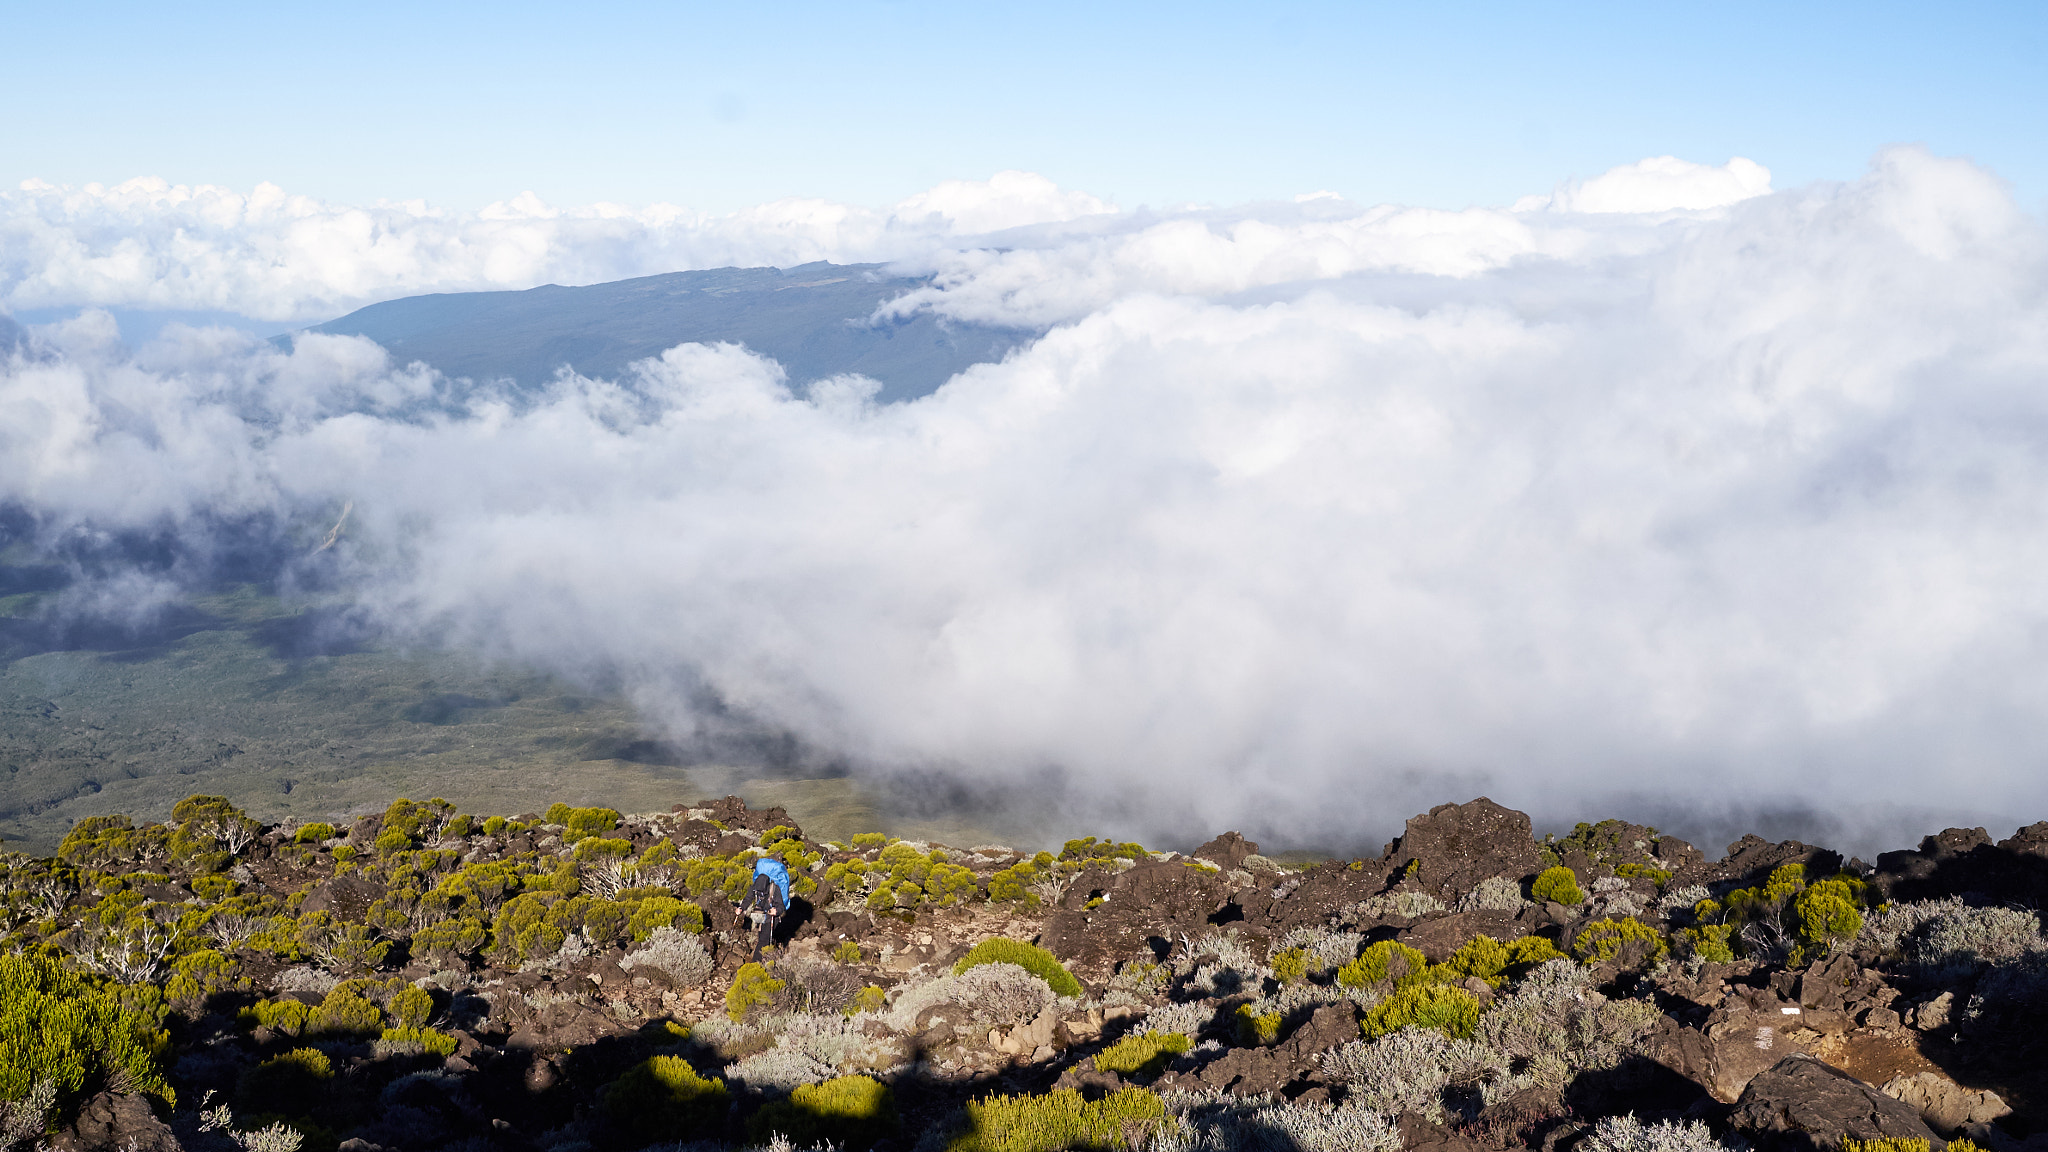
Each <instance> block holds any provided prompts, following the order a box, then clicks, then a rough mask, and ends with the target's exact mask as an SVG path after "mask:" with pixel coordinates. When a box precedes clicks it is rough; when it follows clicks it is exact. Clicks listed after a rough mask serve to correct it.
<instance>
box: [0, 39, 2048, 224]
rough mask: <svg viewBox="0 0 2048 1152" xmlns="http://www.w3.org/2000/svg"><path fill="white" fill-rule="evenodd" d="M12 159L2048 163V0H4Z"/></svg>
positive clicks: (1169, 174)
mask: <svg viewBox="0 0 2048 1152" xmlns="http://www.w3.org/2000/svg"><path fill="white" fill-rule="evenodd" d="M4 15H5V18H6V24H7V27H8V30H9V31H8V38H9V40H10V42H11V48H10V50H9V51H8V53H7V55H8V65H7V71H8V74H9V85H8V88H9V90H10V100H9V105H10V109H9V115H8V117H7V123H6V125H5V127H0V181H4V182H5V185H6V186H10V187H11V186H13V185H14V184H16V183H18V182H19V181H21V180H23V179H27V178H32V177H33V178H41V179H45V180H50V181H54V182H57V183H60V184H74V185H75V184H83V183H86V182H88V181H99V182H102V183H112V182H115V181H119V180H123V179H126V178H129V177H133V176H144V175H148V176H162V177H165V178H167V179H170V180H172V181H174V182H179V183H214V184H225V185H229V186H232V187H236V188H242V189H246V188H248V187H251V186H253V185H254V184H256V183H257V182H259V181H264V180H268V181H272V182H275V183H277V184H280V185H283V186H284V187H285V188H287V189H288V190H290V191H293V192H299V193H306V194H311V195H315V196H319V197H322V198H325V199H329V200H340V201H347V202H369V201H374V200H377V199H390V200H404V199H411V198H425V199H427V200H429V201H432V202H435V203H438V204H442V205H446V206H450V207H457V208H474V207H477V206H480V205H483V204H485V203H488V202H490V201H493V200H499V199H504V198H507V197H509V196H511V195H514V194H516V193H518V192H519V191H522V190H526V189H532V190H534V191H535V192H537V193H539V194H540V195H541V196H542V197H543V198H545V199H548V200H550V201H552V202H555V203H570V204H573V203H588V202H591V201H596V200H613V201H619V202H625V203H636V204H637V203H647V202H651V201H668V202H673V203H679V204H686V205H689V206H692V207H696V208H703V209H711V210H728V209H733V208H737V207H741V206H744V205H748V204H754V203H759V202H762V201H765V200H770V199H774V198H778V197H782V196H818V197H825V198H829V199H834V200H840V201H847V202H853V203H861V204H886V203H889V202H892V201H894V200H896V199H898V198H900V197H902V196H904V195H907V194H910V193H912V192H915V191H918V190H920V189H923V188H926V187H929V186H931V185H932V184H934V183H936V182H938V181H940V180H943V179H949V178H983V177H986V176H987V175H989V174H990V173H992V172H995V171H998V170H1001V169H1010V168H1021V169H1027V170H1031V171H1035V172H1039V173H1042V174H1044V175H1046V176H1048V177H1050V178H1052V179H1054V180H1056V181H1058V182H1059V183H1060V184H1062V185H1065V186H1068V187H1075V188H1081V189H1085V190H1088V191H1090V192H1093V193H1096V194H1098V195H1102V196H1106V197H1111V198H1114V199H1115V200H1116V201H1117V202H1118V203H1119V204H1121V205H1123V206H1124V207H1127V208H1128V207H1134V206H1137V205H1140V204H1152V205H1161V206H1163V205H1172V204H1179V203H1185V202H1189V201H1200V202H1209V203H1230V202H1239V201H1245V200H1255V199H1265V198H1281V197H1289V196H1292V195H1295V194H1297V193H1300V192H1306V191H1311V190H1318V189H1329V190H1334V191H1337V192H1340V193H1342V194H1344V195H1346V196H1347V197H1350V198H1352V199H1355V200H1363V201H1368V202H1372V201H1398V202H1404V203H1417V204H1431V205H1440V206H1446V207H1458V206H1463V205H1466V204H1500V203H1506V202H1509V201H1511V200H1513V199H1514V198H1515V197H1516V196H1518V195H1521V194H1524V193H1529V192H1541V191H1545V190H1547V189H1548V188H1550V187H1551V186H1552V185H1553V184H1555V183H1556V182H1557V181H1558V180H1560V179H1564V178H1567V177H1571V176H1582V177H1583V176H1591V175H1594V174H1597V173H1599V172H1601V171H1603V170H1605V169H1607V168H1610V167H1612V166H1614V165H1617V164H1622V163H1627V162H1629V161H1633V160H1637V159H1640V158H1642V157H1645V156H1653V155H1660V154H1674V155H1678V156H1681V157H1684V158H1687V159H1691V160H1697V161H1702V162H1707V163H1720V162H1722V161H1724V160H1726V159H1728V158H1729V157H1730V156H1735V155H1742V156H1747V157H1750V158H1752V159H1755V160H1757V161H1759V162H1761V163H1763V164H1764V165H1765V166H1767V167H1769V168H1770V169H1771V170H1772V172H1773V173H1774V175H1775V177H1776V180H1775V183H1776V184H1777V186H1778V187H1781V188H1782V187H1787V186H1790V185H1795V184H1801V183H1804V182H1807V181H1810V180H1814V179H1841V178H1849V177H1853V176H1855V175H1857V174H1858V173H1860V172H1861V171H1863V169H1864V167H1865V164H1866V163H1867V161H1868V160H1869V158H1870V156H1871V155H1872V154H1873V153H1874V152H1875V151H1876V150H1877V149H1879V148H1881V147H1883V146H1884V145H1887V144H1892V143H1904V142H1918V143H1923V144H1925V145H1927V146H1928V147H1929V148H1931V149H1932V150H1933V151H1935V152H1936V153H1938V154H1943V155H1961V156H1967V157H1969V158H1971V159H1973V160H1975V161H1977V162H1978V163H1981V164H1983V165H1986V166H1988V167H1989V168H1990V169H1992V170H1993V171H1994V172H1996V173H1998V174H1999V175H2001V176H2003V177H2004V178H2006V179H2008V180H2010V181H2012V182H2013V184H2014V185H2015V188H2016V191H2017V192H2018V194H2019V198H2020V201H2021V203H2022V204H2024V205H2026V206H2027V207H2028V208H2030V209H2035V210H2038V209H2039V207H2040V205H2041V204H2042V202H2043V198H2044V196H2048V157H2044V149H2043V146H2042V145H2043V140H2042V136H2043V133H2042V130H2041V124H2042V122H2043V116H2042V111H2041V110H2042V109H2044V108H2048V69H2044V68H2043V67H2042V66H2041V61H2042V60H2043V59H2044V58H2048V5H2042V4H2038V3H2035V4H1953V3H1952V4H1944V5H1928V4H1915V5H1907V4H1872V3H1860V4H1854V5H1848V4H1841V5H1819V4H1809V5H1783V4H1754V3H1719V4H1697V3H1690V4H1688V3H1672V4H1651V5H1646V4H1641V3H1630V4H1615V5H1595V4H1579V5H1565V6H1558V5H1531V4H1513V5H1507V4H1500V5H1491V4H1468V5H1458V6H1442V5H1417V4H1399V5H1393V4H1363V3H1354V4H1262V5H1248V4H1238V5H1201V4H1175V5H1150V4H1115V5H1104V4H1099V3H1098V4H1087V5H1081V4H1032V5H1006V6H996V5H971V4H919V3H883V4H832V5H824V4H817V5H813V4H781V5H774V6H752V5H746V6H743V5H737V4H732V5H719V6H694V5H685V4H609V5H596V4H587V5H577V6H568V5H549V6H542V5H523V4H494V5H489V6H481V5H479V6H457V5H427V6H421V5H416V4H406V5H397V4H356V5H350V6H346V7H339V6H317V7H316V6H295V5H262V6H256V5H237V4H215V5H209V6H205V7H203V8H202V7H200V6H196V5H195V6H172V5H162V4H147V5H144V4H99V5H51V4H22V3H10V4H8V5H7V8H6V11H5V13H4Z"/></svg>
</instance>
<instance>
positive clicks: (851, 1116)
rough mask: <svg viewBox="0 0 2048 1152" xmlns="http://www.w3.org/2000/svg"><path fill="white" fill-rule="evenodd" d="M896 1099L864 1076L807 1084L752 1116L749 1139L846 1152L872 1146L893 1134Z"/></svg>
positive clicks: (887, 1090)
mask: <svg viewBox="0 0 2048 1152" xmlns="http://www.w3.org/2000/svg"><path fill="white" fill-rule="evenodd" d="M896 1128H897V1118H896V1099H895V1096H894V1094H893V1093H891V1092H890V1091H889V1089H888V1087H887V1086H885V1085H883V1084H881V1083H879V1082H878V1081H876V1080H874V1079H872V1078H870V1077H867V1076H839V1077H836V1078H834V1079H831V1080H827V1081H825V1082H823V1083H821V1084H805V1085H803V1086H801V1087H799V1088H797V1089H796V1090H795V1091H794V1092H791V1093H790V1094H789V1097H788V1098H787V1099H784V1100H777V1101H775V1102H774V1103H772V1104H769V1105H767V1106H766V1107H764V1108H762V1109H761V1110H760V1111H759V1112H756V1113H754V1115H753V1117H752V1118H751V1119H749V1120H748V1121H747V1138H748V1139H750V1140H752V1141H754V1142H755V1143H757V1144H766V1143H767V1142H768V1141H769V1139H770V1138H772V1137H773V1136H776V1135H781V1136H786V1137H788V1138H789V1141H790V1143H792V1144H795V1145H796V1146H797V1147H799V1148H811V1147H817V1146H821V1145H825V1144H831V1145H833V1146H836V1147H841V1148H847V1149H860V1148H868V1147H871V1146H873V1144H874V1143H875V1141H877V1140H881V1139H884V1138H886V1137H888V1136H891V1135H893V1134H894V1133H895V1131H896Z"/></svg>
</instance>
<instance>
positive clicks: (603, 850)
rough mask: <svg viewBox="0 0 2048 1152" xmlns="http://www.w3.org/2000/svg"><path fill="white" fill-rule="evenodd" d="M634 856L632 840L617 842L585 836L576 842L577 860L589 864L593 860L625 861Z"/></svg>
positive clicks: (599, 837)
mask: <svg viewBox="0 0 2048 1152" xmlns="http://www.w3.org/2000/svg"><path fill="white" fill-rule="evenodd" d="M631 855H633V842H632V841H631V840H615V839H611V838H608V837H604V836H585V837H583V838H582V839H581V840H579V841H577V842H576V854H575V857H574V858H575V860H576V861H577V862H578V863H580V864H588V863H590V862H591V861H593V860H624V859H625V858H626V857H628V856H631Z"/></svg>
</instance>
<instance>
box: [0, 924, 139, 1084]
mask: <svg viewBox="0 0 2048 1152" xmlns="http://www.w3.org/2000/svg"><path fill="white" fill-rule="evenodd" d="M147 991H149V992H151V993H152V994H154V989H149V990H147ZM139 1007H142V1005H140V1004H137V1005H124V1004H123V1003H122V995H121V992H120V990H118V989H113V988H109V987H107V986H105V985H102V984H100V983H98V982H96V981H88V980H85V979H82V978H80V977H79V976H78V975H76V974H75V973H72V972H68V971H66V970H65V969H64V968H62V967H61V966H59V965H58V964H57V963H56V962H55V961H53V960H50V959H47V958H44V957H40V956H33V955H20V954H17V955H13V956H4V955H0V1101H19V1100H26V1099H28V1098H29V1097H30V1096H31V1095H32V1094H33V1093H35V1091H36V1089H37V1086H38V1085H39V1084H48V1085H50V1086H51V1088H50V1089H46V1093H47V1094H48V1095H49V1097H50V1103H51V1105H54V1106H57V1107H67V1106H69V1105H70V1104H71V1103H73V1102H74V1101H76V1100H77V1099H78V1097H79V1095H80V1094H81V1093H82V1092H84V1091H86V1090H87V1089H94V1090H97V1088H98V1086H99V1085H101V1084H104V1083H106V1082H108V1081H111V1080H117V1079H125V1080H126V1081H127V1082H128V1083H130V1084H132V1085H133V1086H134V1089H133V1090H134V1091H138V1092H144V1093H147V1094H149V1095H152V1096H156V1097H159V1098H161V1099H163V1100H166V1101H169V1100H171V1099H173V1094H172V1092H171V1089H170V1086H169V1085H168V1084H166V1083H165V1082H164V1077H163V1074H162V1073H161V1072H159V1071H158V1070H157V1066H156V1059H155V1053H156V1052H157V1051H158V1050H159V1049H160V1048H161V1047H162V1046H163V1045H164V1043H165V1036H164V1034H163V1033H161V1032H158V1031H156V1019H157V1017H158V1016H160V1015H161V1012H162V1008H161V1003H160V1002H159V1004H158V1006H157V1008H156V1011H155V1012H153V1013H152V1012H148V1011H132V1010H131V1009H132V1008H139Z"/></svg>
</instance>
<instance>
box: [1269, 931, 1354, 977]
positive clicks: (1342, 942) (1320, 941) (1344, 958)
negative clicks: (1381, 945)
mask: <svg viewBox="0 0 2048 1152" xmlns="http://www.w3.org/2000/svg"><path fill="white" fill-rule="evenodd" d="M1364 944H1365V934H1364V933H1362V932H1339V931H1337V930H1336V929H1333V928H1296V929H1294V930H1293V931H1291V932H1289V933H1288V934H1287V935H1285V936H1282V937H1281V938H1280V942H1279V943H1278V944H1275V945H1274V946H1273V951H1274V952H1276V953H1278V952H1285V951H1286V950H1288V949H1289V948H1299V949H1301V950H1302V951H1303V952H1304V953H1306V954H1307V956H1308V970H1309V971H1310V972H1311V973H1322V972H1328V971H1330V970H1332V969H1335V968H1342V967H1343V966H1344V965H1346V964H1349V963H1351V962H1352V961H1353V960H1356V959H1358V952H1359V949H1360V948H1361V947H1363V946H1364Z"/></svg>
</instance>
